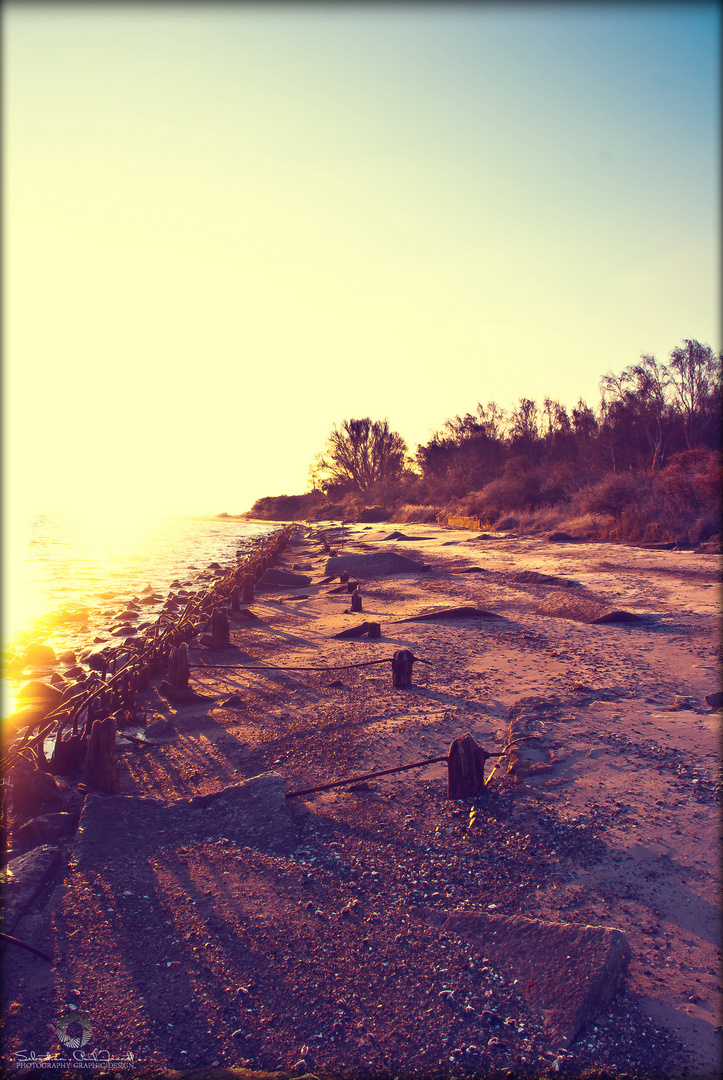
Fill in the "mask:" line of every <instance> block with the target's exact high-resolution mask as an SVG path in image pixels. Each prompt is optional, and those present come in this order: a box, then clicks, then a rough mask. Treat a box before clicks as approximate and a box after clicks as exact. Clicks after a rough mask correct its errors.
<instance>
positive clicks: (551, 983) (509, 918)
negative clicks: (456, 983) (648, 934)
mask: <svg viewBox="0 0 723 1080" xmlns="http://www.w3.org/2000/svg"><path fill="white" fill-rule="evenodd" d="M441 930H442V931H446V932H448V933H453V934H455V935H457V936H458V937H462V938H464V939H466V940H468V941H470V942H472V943H474V944H478V945H479V947H480V949H482V950H483V952H484V955H485V956H487V957H489V959H490V960H491V961H492V963H493V964H494V965H495V967H497V968H498V969H499V970H500V971H501V972H502V973H503V975H504V976H505V978H507V979H509V980H515V979H516V980H517V986H518V989H519V992H520V994H521V995H522V996H523V997H524V998H525V1000H526V1001H527V1002H528V1003H529V1004H530V1005H531V1006H533V1007H534V1008H537V1009H539V1010H540V1011H541V1012H542V1014H543V1015H544V1018H545V1028H546V1030H547V1031H548V1033H549V1036H550V1041H551V1043H552V1045H554V1046H556V1047H559V1046H567V1045H569V1044H570V1043H571V1042H572V1041H573V1040H574V1039H576V1038H577V1036H578V1035H579V1034H580V1032H581V1031H583V1029H584V1028H585V1027H587V1025H588V1024H590V1023H591V1022H592V1020H593V1019H594V1017H595V1016H596V1014H597V1013H598V1012H599V1011H600V1010H601V1009H604V1008H605V1007H606V1006H607V1005H608V1004H609V1002H610V1001H611V1000H612V999H613V997H614V996H615V995H616V994H617V993H618V992H619V990H620V989H621V988H622V985H623V983H624V980H625V976H626V973H627V968H628V964H629V962H630V957H631V949H630V945H629V943H628V939H627V937H626V936H625V934H624V933H623V932H622V930H615V929H613V928H611V927H608V926H581V925H577V924H574V923H556V922H546V921H543V920H542V919H527V918H524V917H523V916H521V915H487V914H484V913H482V912H473V911H455V912H452V914H451V915H449V916H448V918H447V919H446V921H445V922H444V923H443V924H442V926H441Z"/></svg>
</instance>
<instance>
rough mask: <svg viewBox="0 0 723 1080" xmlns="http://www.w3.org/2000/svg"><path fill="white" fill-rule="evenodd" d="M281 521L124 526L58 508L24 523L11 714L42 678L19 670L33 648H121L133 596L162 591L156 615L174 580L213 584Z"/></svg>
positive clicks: (6, 580)
mask: <svg viewBox="0 0 723 1080" xmlns="http://www.w3.org/2000/svg"><path fill="white" fill-rule="evenodd" d="M120 516H122V515H120V514H119V517H120ZM279 527H280V526H279V525H278V524H276V523H271V522H269V523H266V522H247V521H238V520H234V519H232V518H218V517H211V516H209V517H200V516H198V517H166V518H159V519H156V520H155V521H152V522H150V521H146V522H141V521H139V520H136V521H133V519H132V518H129V516H128V515H127V514H126V515H125V516H124V517H123V524H122V525H120V524H116V525H115V526H114V525H108V524H107V523H99V522H95V521H94V520H93V516H92V515H86V516H85V517H71V516H69V515H61V514H57V513H55V514H37V515H35V516H34V517H32V518H29V519H28V520H27V521H25V522H22V523H21V524H20V526H19V527H18V528H15V530H14V532H13V534H12V536H6V538H5V544H4V547H5V550H4V555H3V620H2V647H3V656H4V663H3V672H2V675H3V678H2V684H0V689H1V690H2V696H3V700H2V709H3V715H8V713H10V712H12V711H13V710H14V708H15V694H16V692H17V690H18V689H19V687H20V686H22V685H23V684H24V683H25V682H27V681H28V680H29V679H31V678H34V677H38V673H37V672H34V671H33V669H32V668H29V667H20V666H19V663H20V661H21V660H22V658H23V657H24V654H25V650H26V649H27V647H28V646H29V645H31V644H46V645H50V646H51V647H52V648H53V649H54V650H55V652H56V654H57V655H58V656H60V655H61V654H62V653H65V652H75V653H79V652H81V651H83V650H84V649H87V648H89V647H91V646H93V645H94V644H97V643H98V641H99V639H100V640H102V641H108V642H109V643H112V644H118V643H119V641H120V640H121V639H119V638H117V637H111V636H110V635H109V634H108V632H107V631H108V627H109V625H110V624H111V623H112V622H113V620H114V618H115V617H116V616H117V615H119V614H120V613H121V612H122V611H123V610H124V608H125V606H126V604H127V603H128V601H130V600H133V599H134V598H136V599H138V598H142V596H143V590H144V589H145V590H146V595H148V588H147V587H148V586H150V588H151V589H152V590H153V591H154V593H156V594H157V595H159V596H161V597H162V600H161V601H160V603H159V604H158V605H157V606H152V605H149V606H145V607H144V608H143V613H142V616H141V617H142V618H143V619H147V620H152V619H154V618H156V617H157V616H158V613H159V612H160V607H161V605H162V603H163V601H164V600H165V599H166V597H167V595H168V592H169V590H170V587H171V584H172V583H173V582H180V583H182V584H183V585H184V586H186V587H194V586H195V587H197V588H202V587H204V586H205V585H206V583H207V581H206V580H205V579H204V576H203V575H204V574H205V573H207V572H208V567H209V564H210V563H213V562H216V563H220V565H221V566H223V567H224V569H225V568H226V567H227V566H229V565H230V564H231V563H232V562H235V560H236V555H237V552H246V551H247V550H249V549H250V548H251V547H252V546H253V544H254V541H255V540H258V539H259V538H261V537H263V536H266V535H268V534H269V533H270V532H273V531H274V530H276V529H278V528H279ZM209 576H211V575H209ZM13 660H14V663H13ZM64 666H65V665H59V667H58V668H57V669H56V670H59V671H60V672H61V673H62V671H63V667H64ZM46 675H47V672H46Z"/></svg>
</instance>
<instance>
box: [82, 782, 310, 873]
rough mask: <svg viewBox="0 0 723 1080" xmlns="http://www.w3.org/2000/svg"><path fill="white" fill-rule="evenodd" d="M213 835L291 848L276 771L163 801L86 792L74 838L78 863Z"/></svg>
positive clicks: (138, 854) (98, 863) (87, 865)
mask: <svg viewBox="0 0 723 1080" xmlns="http://www.w3.org/2000/svg"><path fill="white" fill-rule="evenodd" d="M213 836H225V837H228V838H233V839H234V840H236V841H237V842H238V843H240V844H245V845H248V846H250V847H255V848H258V849H259V850H262V851H275V852H286V853H288V852H291V851H293V849H294V848H295V847H296V844H297V838H296V830H295V828H294V826H293V825H292V822H291V819H290V817H289V814H288V810H287V803H286V798H285V796H284V789H283V787H282V785H281V777H280V776H279V775H278V774H277V773H262V774H261V775H260V776H254V777H252V778H251V779H250V780H246V781H244V782H243V783H241V784H234V785H233V786H231V787H227V788H224V789H223V790H222V791H217V792H214V793H212V794H210V795H199V796H197V797H196V798H194V799H180V800H176V801H174V802H168V803H164V802H161V801H160V800H157V799H143V798H137V797H136V796H132V795H114V796H111V797H108V798H104V797H103V796H101V795H94V794H91V795H89V796H88V797H87V798H86V800H85V804H84V806H83V811H82V813H81V816H80V824H79V826H78V832H77V834H76V837H75V841H74V851H75V854H76V856H77V859H78V867H79V869H81V870H84V869H93V868H95V869H98V868H100V867H102V866H105V865H107V864H108V863H113V864H116V865H118V864H121V865H122V861H123V860H129V861H130V860H137V859H138V858H143V853H144V852H145V853H148V852H151V851H153V850H154V849H155V848H156V847H160V846H161V845H164V846H165V845H168V844H173V843H182V844H186V843H192V842H193V841H194V840H195V839H205V838H207V837H213Z"/></svg>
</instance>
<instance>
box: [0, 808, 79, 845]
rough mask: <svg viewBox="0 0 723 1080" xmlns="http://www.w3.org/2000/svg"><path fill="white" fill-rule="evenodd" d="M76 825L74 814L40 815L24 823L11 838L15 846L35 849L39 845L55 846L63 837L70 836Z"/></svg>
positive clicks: (76, 819)
mask: <svg viewBox="0 0 723 1080" xmlns="http://www.w3.org/2000/svg"><path fill="white" fill-rule="evenodd" d="M77 823H78V818H77V816H76V815H75V814H68V813H63V812H60V813H58V814H42V815H40V816H39V817H34V818H31V819H30V821H26V822H25V824H24V825H22V826H21V827H20V828H19V829H16V830H15V832H14V834H13V838H14V841H15V842H16V843H15V846H18V844H17V841H19V842H20V846H22V847H26V848H35V847H38V846H39V845H40V844H55V843H57V841H58V840H61V839H62V838H63V837H64V836H70V834H71V833H72V832H73V830H74V829H75V826H76V825H77Z"/></svg>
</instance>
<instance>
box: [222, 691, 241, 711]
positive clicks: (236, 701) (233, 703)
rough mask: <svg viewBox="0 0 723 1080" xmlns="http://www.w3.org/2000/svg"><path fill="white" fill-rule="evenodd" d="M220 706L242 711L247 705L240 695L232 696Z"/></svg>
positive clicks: (225, 699)
mask: <svg viewBox="0 0 723 1080" xmlns="http://www.w3.org/2000/svg"><path fill="white" fill-rule="evenodd" d="M220 704H221V705H222V706H223V707H224V708H225V709H242V708H243V706H244V704H245V703H244V699H243V698H242V697H241V695H240V694H231V696H230V697H227V698H224V699H223V701H221V702H220Z"/></svg>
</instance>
